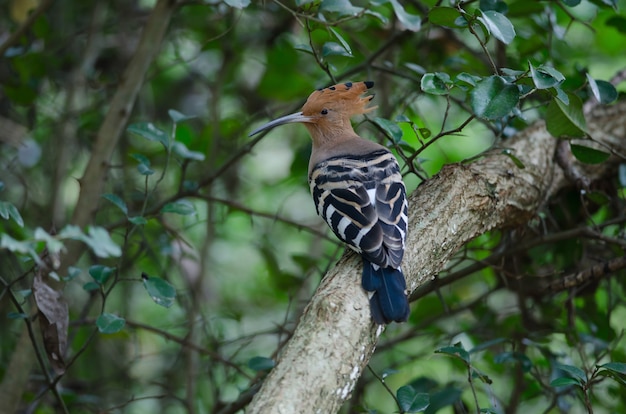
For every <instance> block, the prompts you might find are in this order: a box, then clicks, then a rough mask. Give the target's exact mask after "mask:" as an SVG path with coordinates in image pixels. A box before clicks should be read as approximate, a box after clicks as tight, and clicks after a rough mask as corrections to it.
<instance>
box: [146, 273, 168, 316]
mask: <svg viewBox="0 0 626 414" xmlns="http://www.w3.org/2000/svg"><path fill="white" fill-rule="evenodd" d="M141 279H142V280H143V286H144V287H145V288H146V291H148V295H150V297H151V298H152V300H153V301H154V303H156V304H157V305H161V306H163V307H165V308H169V307H171V306H172V305H173V304H174V302H175V300H176V288H174V286H172V285H171V284H170V283H169V282H168V281H167V280H165V279H161V278H158V277H151V276H148V275H147V274H145V273H143V274H142V275H141Z"/></svg>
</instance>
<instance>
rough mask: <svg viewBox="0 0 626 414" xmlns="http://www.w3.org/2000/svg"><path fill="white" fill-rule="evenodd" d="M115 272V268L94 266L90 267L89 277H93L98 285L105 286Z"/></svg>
mask: <svg viewBox="0 0 626 414" xmlns="http://www.w3.org/2000/svg"><path fill="white" fill-rule="evenodd" d="M114 271H115V268H114V267H108V266H104V265H93V266H90V267H89V276H91V277H92V278H93V279H94V280H95V281H96V282H98V284H100V285H104V284H105V283H106V281H107V280H109V277H110V276H111V275H112V274H113V272H114Z"/></svg>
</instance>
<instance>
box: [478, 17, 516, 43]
mask: <svg viewBox="0 0 626 414" xmlns="http://www.w3.org/2000/svg"><path fill="white" fill-rule="evenodd" d="M479 20H480V21H481V22H482V23H483V24H484V25H485V27H486V28H487V30H488V31H489V33H490V34H491V35H492V36H493V37H495V38H496V39H498V40H499V41H501V42H502V43H505V44H509V43H511V42H512V41H513V39H514V38H515V28H514V27H513V24H512V23H511V21H510V20H509V19H508V18H507V17H506V16H505V15H503V14H501V13H498V12H497V11H494V10H486V11H481V17H479Z"/></svg>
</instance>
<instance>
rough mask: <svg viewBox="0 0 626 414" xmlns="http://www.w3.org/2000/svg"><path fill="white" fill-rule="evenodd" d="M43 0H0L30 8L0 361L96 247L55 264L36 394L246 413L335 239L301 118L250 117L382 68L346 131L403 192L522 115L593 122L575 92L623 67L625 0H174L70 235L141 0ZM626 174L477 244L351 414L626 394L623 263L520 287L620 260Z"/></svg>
mask: <svg viewBox="0 0 626 414" xmlns="http://www.w3.org/2000/svg"><path fill="white" fill-rule="evenodd" d="M44 3H46V2H43V1H42V2H41V4H44ZM37 4H40V2H37V1H32V2H26V1H21V0H11V1H9V2H7V3H6V4H3V5H2V6H0V10H1V11H2V13H0V28H1V29H0V45H4V44H6V43H5V42H8V41H9V40H8V39H9V35H10V34H11V33H15V32H17V31H18V30H19V28H20V27H21V26H22V25H26V26H25V30H24V32H23V34H22V35H21V36H19V37H18V38H17V39H16V40H14V41H13V42H12V43H11V44H10V45H8V46H9V47H7V48H4V49H1V50H3V52H4V55H3V56H2V57H1V58H0V90H1V94H0V125H1V126H0V146H2V151H1V152H0V170H1V171H2V174H1V175H0V181H1V184H2V187H1V191H0V217H1V220H0V234H1V241H0V263H1V265H0V268H1V269H2V272H0V278H1V279H0V282H1V283H2V285H1V286H0V311H1V312H0V329H1V331H2V335H1V336H0V338H1V339H0V377H2V378H5V379H6V378H10V377H11V376H12V375H13V373H12V372H9V364H10V363H11V361H12V358H13V356H14V355H15V353H16V343H17V337H18V336H19V335H20V332H21V331H22V329H24V326H25V321H29V319H28V318H27V317H26V315H33V314H34V312H35V310H34V309H35V307H34V304H33V300H32V295H31V287H32V280H33V274H34V272H35V269H36V267H37V265H38V264H40V263H38V262H40V261H41V260H45V261H46V263H54V260H57V259H55V256H56V255H58V254H62V252H63V250H64V249H65V246H66V244H67V243H69V242H70V241H71V240H79V241H82V242H83V243H86V244H87V245H88V246H89V250H88V251H87V253H86V254H84V255H83V256H82V258H81V260H80V261H79V262H78V263H70V264H69V265H71V266H72V267H71V268H69V269H68V270H67V272H66V274H56V273H54V272H53V273H52V274H51V276H52V277H53V278H56V279H57V280H59V281H62V282H64V288H63V295H64V297H65V298H66V300H67V302H68V303H69V318H70V328H69V333H68V338H67V339H68V347H67V352H66V355H65V363H66V372H65V373H64V374H63V376H62V377H60V378H58V379H59V387H58V391H57V392H52V391H51V389H52V388H54V387H53V386H51V385H49V382H50V381H51V380H50V378H55V377H54V375H53V376H52V377H48V380H46V377H45V376H42V372H41V367H39V366H38V365H36V364H35V362H34V361H35V357H34V356H33V357H32V361H33V364H32V366H30V367H26V368H25V369H28V370H31V369H32V376H31V378H30V380H29V382H28V386H27V388H26V389H24V390H21V392H22V395H21V400H22V405H23V407H25V408H27V409H28V412H35V413H47V412H62V411H63V410H67V412H127V413H144V412H155V413H156V412H163V413H182V412H212V413H234V412H239V411H240V410H242V409H244V408H245V406H246V404H247V403H248V402H249V401H250V398H251V396H252V394H253V391H254V390H255V389H256V388H257V387H258V384H259V383H260V381H262V379H263V377H264V375H265V374H266V373H267V372H268V371H269V370H271V369H272V367H273V365H274V361H275V358H276V356H277V355H278V354H279V353H280V349H281V347H282V346H284V344H285V342H286V340H287V339H288V338H289V337H290V334H291V333H292V332H293V329H294V326H295V323H297V319H298V315H299V314H300V313H301V311H302V309H303V308H304V306H305V305H306V303H307V301H308V299H309V298H310V297H311V295H312V294H313V292H314V290H315V287H316V286H317V284H318V283H319V281H320V278H321V277H322V276H323V275H324V273H325V271H326V270H327V269H328V268H329V267H330V266H333V264H334V263H335V262H336V260H337V258H338V257H339V256H340V254H341V253H342V252H343V247H342V246H341V245H340V244H339V243H338V242H337V241H336V240H335V239H334V238H333V237H332V235H330V234H329V232H328V231H327V229H326V226H325V224H324V223H323V222H322V221H321V220H320V219H319V218H318V217H317V216H316V214H315V210H314V206H313V203H312V202H311V200H310V195H309V193H308V191H309V190H308V186H307V183H306V174H307V162H308V153H309V143H308V137H307V136H306V134H305V131H304V128H301V127H299V126H289V127H283V128H282V129H279V130H276V131H273V132H271V133H270V134H268V135H267V136H266V137H265V136H261V137H259V138H256V139H254V140H252V139H251V138H248V136H247V135H248V132H249V131H251V130H252V129H253V127H254V126H256V125H257V124H260V123H261V122H264V121H265V120H267V118H274V117H277V116H279V115H282V114H284V113H289V112H294V111H296V110H297V109H298V108H299V107H300V106H301V104H302V103H303V101H304V99H305V98H306V97H307V96H308V94H309V93H310V92H311V91H313V90H314V89H316V88H319V87H324V86H327V85H330V84H333V83H336V82H342V81H348V80H365V79H372V80H374V81H376V86H375V91H376V99H375V102H377V104H378V106H379V108H378V110H377V111H376V112H375V115H373V116H372V117H371V118H366V119H359V120H357V124H356V129H357V131H358V132H359V133H361V134H362V135H363V136H367V137H368V138H371V139H374V140H377V141H379V142H381V143H383V144H385V145H388V146H389V147H391V148H393V150H394V151H395V153H396V154H397V156H398V158H399V160H400V161H401V163H402V165H403V171H404V172H405V174H406V175H405V181H406V183H407V186H408V188H409V191H412V190H414V189H415V188H416V187H417V186H418V184H419V183H420V182H421V181H423V180H425V179H428V177H430V176H432V175H433V174H435V173H436V172H437V171H438V170H439V169H440V168H441V166H442V165H444V164H448V163H453V162H459V161H462V160H465V159H468V158H471V157H473V156H475V155H477V154H480V153H481V152H482V151H484V150H485V149H488V148H491V147H498V146H501V147H503V148H504V147H506V139H507V138H508V137H510V136H511V135H513V134H515V133H516V132H517V131H520V130H522V129H524V128H525V127H526V126H528V125H530V124H531V123H532V122H533V121H535V120H537V119H546V122H547V124H548V128H549V130H550V131H551V132H552V133H553V134H554V135H555V139H557V138H564V137H565V136H567V137H572V136H584V135H585V132H586V131H585V128H586V125H585V123H584V117H583V116H582V103H583V102H585V101H587V100H590V99H591V100H593V99H597V100H599V101H601V102H603V103H610V102H612V101H613V100H615V99H616V98H617V96H618V94H617V92H618V91H620V90H621V89H622V88H621V87H619V86H618V88H617V90H616V89H615V88H614V87H613V86H612V85H611V84H610V83H608V82H607V81H608V80H609V79H610V78H611V77H612V76H613V75H614V74H615V73H616V72H617V71H618V70H620V69H622V68H624V67H626V41H625V40H626V17H624V16H623V12H624V7H625V6H626V3H624V1H617V0H592V1H591V0H581V1H571V0H570V1H564V0H563V1H551V2H539V1H526V0H512V1H500V0H484V1H468V2H448V1H444V2H434V1H431V0H426V1H408V2H399V1H396V0H382V1H356V0H354V1H353V2H350V1H348V0H321V1H320V0H316V1H308V0H296V1H295V2H281V1H265V2H250V1H246V0H228V1H204V2H203V1H198V2H186V1H181V2H180V6H179V8H178V9H177V11H176V13H175V16H174V19H173V21H172V22H171V24H170V27H169V32H168V36H167V40H166V42H165V43H164V45H163V47H162V49H161V52H160V54H159V55H158V57H157V59H156V60H155V61H154V63H153V64H152V65H151V66H150V69H149V71H148V73H147V78H146V82H145V85H144V86H143V87H142V90H141V93H140V96H139V98H138V100H137V102H136V103H135V105H134V110H133V115H132V122H131V123H130V125H128V128H127V133H126V134H125V135H124V137H123V138H122V140H121V141H120V144H119V145H118V146H117V148H116V151H115V153H114V156H113V158H112V159H111V160H110V165H108V166H107V167H108V179H107V182H106V189H105V191H104V193H103V194H102V200H101V202H100V205H99V209H98V211H97V214H96V218H95V222H94V223H93V226H91V227H89V228H86V229H79V228H76V227H73V226H71V225H70V224H71V223H70V218H71V216H72V211H73V208H74V205H75V202H76V199H77V198H78V195H79V191H80V182H79V181H78V179H79V178H80V177H81V176H82V171H83V170H84V168H85V165H86V163H87V162H88V159H89V157H90V154H91V151H92V150H93V143H94V138H95V136H96V133H97V131H98V128H99V127H100V124H101V122H102V120H103V119H104V117H105V115H106V111H107V110H108V105H109V103H110V99H111V97H112V95H113V94H114V92H115V90H116V88H118V87H119V86H120V84H121V83H120V82H121V81H122V78H121V76H122V74H123V72H124V69H125V68H126V66H127V64H128V62H129V60H130V59H131V58H132V56H133V55H134V53H135V46H136V44H137V43H138V41H139V36H140V35H141V31H142V28H143V26H144V23H145V21H146V19H147V17H148V15H149V14H150V12H151V10H152V7H153V2H151V1H121V0H113V1H110V2H81V1H75V0H69V1H66V2H63V3H58V2H57V3H53V4H52V5H50V6H49V7H48V8H47V9H46V10H45V12H44V13H42V14H41V15H39V16H38V17H37V18H36V19H34V21H33V22H32V24H30V25H29V24H28V20H27V19H28V13H29V12H30V10H31V9H30V7H34V6H36V5H37ZM5 12H6V13H5ZM571 149H572V152H573V154H574V156H575V157H577V158H578V159H580V160H581V161H583V162H594V163H595V162H598V163H601V162H603V161H604V160H605V158H606V153H605V152H603V151H600V150H597V149H589V148H588V147H586V146H583V145H573V146H572V148H571ZM503 153H504V154H505V155H508V156H509V157H511V159H512V160H513V161H514V162H515V160H516V158H515V156H514V154H510V153H506V152H503ZM516 164H517V167H518V168H522V167H523V165H520V163H519V160H517V162H516ZM622 170H623V169H622ZM622 172H623V171H622ZM622 175H623V174H622ZM624 185H626V183H625V182H624V180H622V181H619V180H618V177H617V176H615V177H610V178H609V179H607V180H606V181H605V182H603V183H600V184H598V185H597V186H596V187H595V188H594V189H593V190H594V191H592V192H588V193H584V194H581V193H580V192H579V191H577V190H576V189H574V188H572V189H569V190H567V191H564V192H563V193H562V194H560V196H559V198H558V199H556V200H553V202H552V203H551V204H550V205H547V206H545V208H544V210H543V211H541V212H540V215H538V216H537V217H536V218H535V219H533V221H531V222H529V223H528V224H527V225H526V226H525V228H523V229H514V230H506V231H505V230H502V231H494V232H492V233H488V234H484V235H481V236H479V237H477V238H476V239H475V240H473V241H472V242H470V243H469V244H468V245H467V246H466V247H465V249H464V250H463V251H461V252H459V253H458V255H457V257H456V258H455V260H453V261H451V263H450V264H449V268H448V269H447V270H446V271H445V272H443V273H442V274H440V275H437V278H436V280H435V281H434V282H433V283H432V284H429V285H426V286H423V287H421V288H420V289H419V290H418V291H417V292H415V293H414V295H413V298H414V299H415V302H414V305H413V311H412V314H411V317H410V320H409V322H408V323H406V324H403V325H393V326H390V327H388V328H387V330H386V331H385V333H384V335H383V336H382V338H381V341H380V344H379V346H378V348H377V352H376V354H375V356H374V358H373V359H372V361H371V363H370V368H371V369H370V371H367V372H366V373H365V374H364V375H363V377H362V378H360V380H359V382H358V384H357V385H356V387H355V390H354V392H353V393H352V397H351V399H350V400H349V401H347V402H346V404H345V407H344V408H343V409H342V412H346V413H348V412H350V413H356V412H370V413H373V412H380V413H388V412H421V411H423V412H425V413H435V412H441V413H452V412H455V413H459V412H478V411H481V412H494V413H514V412H520V413H525V412H554V413H556V412H568V413H569V412H574V413H576V412H592V411H593V412H595V413H614V412H626V392H625V388H624V385H625V380H626V370H625V368H624V363H625V362H626V347H625V342H624V340H623V333H624V332H623V329H624V324H623V321H624V318H626V307H625V306H624V305H625V303H624V299H625V292H624V289H625V286H624V280H626V279H625V278H624V277H623V276H624V271H623V270H620V271H617V272H615V273H612V274H609V275H606V277H603V278H600V279H595V280H593V281H592V282H590V283H587V284H586V285H584V286H577V287H576V288H575V289H571V290H563V291H557V292H553V291H541V292H539V293H538V294H536V295H534V296H528V295H526V294H525V293H524V290H523V289H521V288H520V286H524V285H540V283H543V281H545V280H553V279H555V278H558V277H559V276H560V275H563V274H571V273H575V272H577V271H584V270H585V269H588V268H589V267H590V266H592V265H595V264H597V263H602V262H606V261H610V260H613V259H615V258H616V257H620V256H623V255H624V246H625V242H624V234H625V233H624V230H625V228H624V223H625V220H624V214H623V212H624V190H623V188H624ZM412 208H419V206H413V207H412ZM587 226H589V227H587ZM588 228H593V230H594V231H595V232H596V233H594V234H596V236H594V237H589V236H588V234H589V233H585V232H584V229H588ZM44 229H45V230H44ZM576 229H579V230H580V231H579V232H576V231H572V230H576ZM598 234H599V235H600V236H597V235H598ZM48 260H51V261H52V262H48ZM487 264H488V265H487ZM472 266H473V267H472ZM468 269H472V271H468ZM452 281H454V282H452ZM159 305H161V306H159ZM33 349H35V348H34V347H33ZM37 352H39V354H40V356H42V357H43V358H44V359H45V358H46V355H45V352H43V351H42V350H41V349H40V348H38V351H37ZM44 365H46V367H47V366H48V365H47V364H44ZM46 369H48V368H46ZM3 384H4V383H3ZM61 401H62V403H61ZM303 404H306V402H305V401H303Z"/></svg>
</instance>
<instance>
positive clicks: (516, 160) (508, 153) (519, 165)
mask: <svg viewBox="0 0 626 414" xmlns="http://www.w3.org/2000/svg"><path fill="white" fill-rule="evenodd" d="M502 154H504V155H506V156H507V157H509V158H510V159H511V161H513V164H515V166H516V167H517V168H519V169H521V170H523V169H524V168H526V166H525V165H524V163H523V162H522V161H521V160H520V159H519V158H517V157H516V156H515V155H514V154H513V151H511V150H510V149H508V148H505V149H503V150H502Z"/></svg>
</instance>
